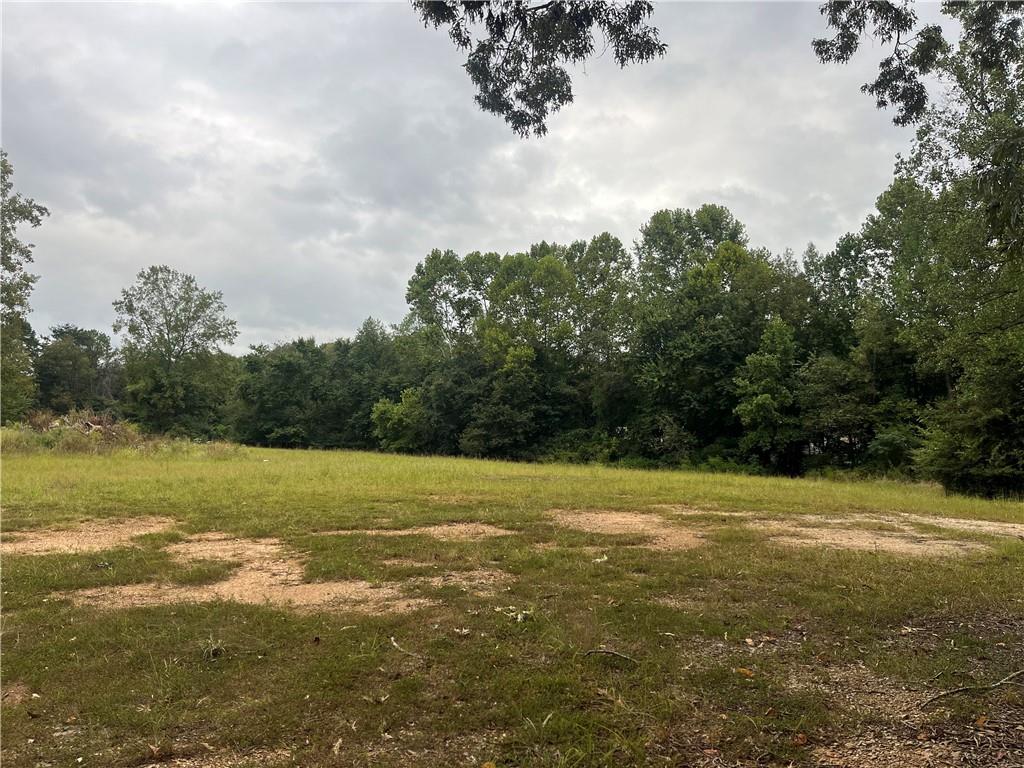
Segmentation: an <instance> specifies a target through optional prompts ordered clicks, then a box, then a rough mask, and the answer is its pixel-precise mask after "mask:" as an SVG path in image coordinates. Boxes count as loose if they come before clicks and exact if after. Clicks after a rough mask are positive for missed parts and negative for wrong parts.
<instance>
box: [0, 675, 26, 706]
mask: <svg viewBox="0 0 1024 768" xmlns="http://www.w3.org/2000/svg"><path fill="white" fill-rule="evenodd" d="M31 696H32V691H30V690H29V688H28V686H27V685H25V684H24V683H21V682H18V681H15V682H13V683H6V684H5V685H4V688H3V691H0V705H2V706H5V707H16V706H18V705H19V704H21V703H23V702H25V701H27V700H28V699H29V698H30V697H31Z"/></svg>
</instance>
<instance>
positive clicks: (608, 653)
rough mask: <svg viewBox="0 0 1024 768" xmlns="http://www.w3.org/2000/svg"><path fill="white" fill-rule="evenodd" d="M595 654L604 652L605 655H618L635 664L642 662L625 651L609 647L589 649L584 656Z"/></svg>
mask: <svg viewBox="0 0 1024 768" xmlns="http://www.w3.org/2000/svg"><path fill="white" fill-rule="evenodd" d="M595 654H603V655H605V656H618V657H619V658H620V659H625V660H626V661H632V662H633V663H634V664H639V663H640V662H639V661H637V660H636V659H634V658H633V657H632V656H627V655H626V654H624V653H619V652H618V651H613V650H611V649H609V648H592V649H590V650H589V651H587V652H586V653H584V654H583V655H584V656H593V655H595Z"/></svg>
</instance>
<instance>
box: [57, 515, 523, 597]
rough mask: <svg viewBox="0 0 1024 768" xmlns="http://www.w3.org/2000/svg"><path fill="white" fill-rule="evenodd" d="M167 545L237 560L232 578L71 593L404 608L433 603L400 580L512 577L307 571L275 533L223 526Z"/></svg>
mask: <svg viewBox="0 0 1024 768" xmlns="http://www.w3.org/2000/svg"><path fill="white" fill-rule="evenodd" d="M166 551H167V552H168V553H169V554H170V555H171V557H172V558H174V559H175V560H177V561H178V562H179V563H182V564H186V565H187V564H191V563H196V562H199V561H203V560H221V561H228V562H233V563H237V564H238V566H237V568H236V569H235V570H234V571H233V572H232V573H231V575H230V576H228V578H226V579H224V580H222V581H218V582H215V583H212V584H199V585H180V584H160V583H155V584H154V583H149V584H127V585H123V586H115V587H95V588H90V589H80V590H76V591H74V592H70V593H68V594H67V596H68V597H70V598H71V600H72V601H73V602H75V603H76V604H78V605H90V606H97V607H103V608H132V607H139V606H147V605H167V604H170V603H205V602H211V601H215V600H228V601H232V602H236V603H246V604H251V605H268V604H269V605H274V606H281V607H287V608H291V609H293V610H299V611H303V610H305V611H312V610H325V609H326V610H343V611H358V612H366V613H376V612H381V611H386V612H389V613H404V612H408V611H413V610H416V609H419V608H426V607H428V606H431V605H434V604H435V603H434V601H432V600H428V599H425V598H421V597H410V596H408V595H407V594H406V593H405V591H403V589H402V586H403V585H405V586H408V585H416V584H426V585H429V586H444V585H447V584H455V585H457V586H459V587H460V588H462V589H464V590H465V591H467V592H472V593H474V594H488V593H490V592H493V591H495V590H496V589H497V588H498V586H500V585H503V584H505V583H506V582H507V581H509V580H510V578H511V577H509V576H508V574H505V573H503V572H501V571H489V570H473V571H462V572H456V573H446V574H441V575H438V576H430V577H418V578H413V579H408V580H406V581H405V582H403V583H402V584H399V583H395V582H384V583H379V584H374V583H371V582H368V581H358V580H346V581H319V582H307V581H304V579H303V573H304V570H305V561H304V559H303V558H301V557H300V556H298V555H297V554H296V553H295V552H294V551H292V550H291V549H289V548H288V547H286V546H285V545H284V544H283V543H282V542H280V541H279V540H277V539H239V538H234V537H232V536H230V535H228V534H225V533H216V532H214V533H201V534H197V535H195V536H190V537H189V538H188V539H186V540H185V541H181V542H177V543H175V544H171V545H170V546H168V547H167V548H166Z"/></svg>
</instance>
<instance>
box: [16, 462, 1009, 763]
mask: <svg viewBox="0 0 1024 768" xmlns="http://www.w3.org/2000/svg"><path fill="white" fill-rule="evenodd" d="M3 504H4V519H3V526H4V530H5V531H14V530H18V529H25V528H34V527H41V526H50V525H54V524H58V523H67V522H71V521H75V520H79V519H83V518H101V517H111V516H115V517H122V516H141V515H160V516H167V517H171V518H174V519H176V520H178V521H179V524H180V525H179V528H180V532H181V533H180V534H178V536H179V537H180V535H182V534H186V533H190V532H201V531H207V530H216V531H226V532H230V533H233V534H236V535H239V536H251V537H259V536H274V537H278V538H280V539H282V540H284V541H285V542H287V543H289V544H290V545H292V546H293V547H295V548H296V549H297V550H299V551H300V552H303V553H305V554H306V556H307V558H308V564H307V567H306V577H307V578H308V579H310V580H335V579H351V578H355V579H364V580H369V581H402V580H405V579H410V578H412V577H416V576H422V575H425V574H431V573H444V572H452V571H467V570H473V569H477V568H487V569H492V570H493V569H498V570H501V571H505V572H506V573H508V574H510V575H511V577H512V580H511V581H510V582H509V586H508V588H507V589H505V590H502V591H499V592H498V593H497V594H494V595H490V596H484V597H480V596H474V595H472V594H469V593H466V592H463V591H461V590H459V589H457V588H453V587H450V586H440V587H434V586H430V585H427V584H423V583H417V582H409V586H408V589H409V593H410V594H419V595H424V596H432V597H435V598H438V599H439V605H438V607H436V608H428V609H424V610H422V611H417V612H413V613H408V614H389V613H386V612H382V613H378V614H376V615H369V616H368V615H365V614H362V613H351V612H349V613H326V612H321V613H311V614H310V613H294V612H291V611H288V610H282V609H275V608H271V607H262V606H249V605H239V604H234V603H229V602H218V603H207V604H178V605H166V606H159V607H147V608H134V609H125V610H114V611H109V610H108V611H103V610H98V609H91V608H79V607H74V606H73V605H72V604H71V603H70V602H69V601H67V600H64V599H61V597H60V596H59V595H56V594H55V593H57V592H64V591H68V590H72V589H77V588H82V587H102V586H108V585H118V584H131V583H137V582H146V581H164V582H174V583H178V584H197V585H198V584H204V583H209V582H212V581H216V580H217V579H220V578H223V577H224V575H225V574H226V573H227V571H228V570H229V568H230V566H228V565H226V564H223V563H218V562H201V563H197V564H195V565H192V566H189V567H186V566H183V565H181V564H180V563H177V562H175V561H173V560H171V559H170V557H169V556H168V555H167V553H166V552H165V551H164V550H163V549H162V547H163V546H164V545H165V544H167V543H168V542H169V541H171V540H174V539H175V538H176V536H175V535H174V534H167V535H154V536H149V537H146V538H145V539H143V540H142V541H141V542H139V546H136V547H121V548H119V549H116V550H110V551H107V552H100V553H87V554H78V555H46V556H5V557H4V560H3V600H4V606H3V607H4V615H3V638H2V639H3V677H4V680H5V681H7V682H10V681H19V682H22V683H24V684H25V685H27V686H28V687H29V688H30V689H31V690H32V691H34V692H37V693H39V695H40V698H38V699H31V700H29V701H26V702H25V703H23V704H20V705H17V706H11V707H5V710H6V711H5V712H4V717H3V748H4V760H5V764H8V765H11V766H34V765H36V764H37V763H39V762H41V761H45V762H49V763H51V764H53V765H115V766H131V765H138V764H140V763H144V762H145V760H146V758H147V756H148V755H151V754H152V753H153V750H154V749H157V750H159V753H160V754H162V755H166V754H169V753H177V754H182V755H188V754H203V753H204V751H207V750H208V748H207V747H206V746H203V745H204V744H205V745H209V746H210V747H213V748H214V749H215V750H222V749H223V750H232V751H236V752H240V753H245V752H246V751H249V750H253V749H257V748H261V749H279V748H280V749H284V750H287V752H288V754H290V755H291V757H289V758H287V759H284V760H283V761H282V763H281V764H282V765H291V764H301V765H309V766H347V765H353V766H355V765H382V766H387V765H395V766H398V765H401V766H408V765H438V766H447V765H456V764H465V765H482V764H483V763H485V762H486V761H493V762H494V763H495V764H496V765H505V766H513V765H517V766H519V765H530V766H534V765H537V766H600V765H608V766H622V765H641V764H670V765H672V764H675V765H679V764H681V765H689V764H697V762H698V759H699V758H702V757H707V758H708V759H710V758H711V757H717V758H721V759H722V760H725V761H751V762H754V761H757V763H758V764H761V765H780V766H781V765H788V764H791V763H793V764H797V765H801V764H807V765H813V764H815V763H814V759H815V758H814V752H813V750H814V748H815V747H817V746H820V745H825V744H830V743H833V742H836V741H838V742H842V740H843V739H844V738H846V737H848V736H851V735H856V734H859V733H863V732H865V729H867V730H868V731H870V730H871V729H872V728H875V729H879V728H881V729H896V728H899V727H901V726H899V724H898V723H895V722H893V717H892V712H887V711H885V709H884V708H881V709H879V711H875V712H867V713H865V712H864V711H861V710H860V709H858V708H857V707H854V706H851V705H849V704H848V703H844V702H843V701H842V699H841V697H840V698H839V699H837V698H836V695H835V694H836V693H837V692H835V691H829V690H825V689H822V688H821V687H820V686H815V685H811V684H804V683H805V682H806V679H807V678H809V677H812V678H813V677H814V676H815V675H817V676H818V677H822V678H823V679H827V678H828V674H829V671H830V670H836V669H848V668H852V667H855V666H856V665H861V664H863V665H866V667H867V668H868V669H870V670H873V671H874V673H875V674H877V675H878V676H880V677H881V678H884V679H885V680H886V681H888V683H889V684H891V685H892V686H894V687H896V688H910V689H912V690H917V691H922V692H923V691H930V690H932V689H934V690H935V691H938V690H941V689H943V688H950V687H955V686H958V685H962V684H967V683H970V682H971V681H981V682H987V681H992V680H996V679H999V678H1000V677H1002V676H1004V675H1006V674H1008V673H1009V672H1011V671H1013V670H1014V669H1018V668H1021V667H1022V666H1024V649H1022V648H1021V643H1020V637H1021V632H1022V629H1024V594H1022V592H1024V589H1022V585H1024V542H1022V541H1021V540H1019V539H1013V538H993V537H990V536H986V535H982V534H978V533H966V532H964V533H957V532H950V531H948V530H945V529H937V530H942V535H944V536H947V537H951V538H963V539H965V540H973V541H982V542H985V543H988V544H990V545H991V549H989V550H986V551H984V552H979V553H977V554H971V555H969V556H966V557H957V558H908V557H899V556H894V555H886V554H878V553H872V552H853V551H842V550H834V549H826V548H811V547H809V548H787V547H783V546H778V545H775V544H772V543H771V542H770V541H769V540H768V539H767V538H766V536H765V535H764V533H763V532H762V531H760V530H758V527H757V526H756V525H746V524H744V523H743V521H741V520H737V519H736V518H735V517H729V516H724V515H716V514H714V513H715V512H728V511H755V512H758V513H762V514H764V515H765V516H779V517H780V518H782V517H791V516H795V515H804V514H821V515H829V516H832V515H850V514H858V513H876V514H877V513H882V514H892V513H898V512H910V513H914V514H919V515H929V516H934V517H959V518H968V519H983V520H993V521H1004V522H1017V523H1022V522H1024V505H1022V504H1021V503H1019V502H1012V501H985V500H979V499H972V498H964V497H958V496H946V495H944V494H943V493H942V492H941V491H940V490H939V489H937V488H934V487H931V486H923V485H907V484H900V483H894V482H840V481H828V480H790V479H779V478H755V477H742V476H735V475H720V474H699V473H683V472H646V471H627V470H619V469H609V468H601V467H581V466H561V465H528V464H510V463H502V462H484V461H473V460H467V459H440V458H416V457H399V456H384V455H377V454H366V453H352V452H323V453H321V452H300V451H295V452H287V451H271V450H255V449H249V450H244V451H237V452H235V451H228V452H224V451H220V452H216V453H212V454H210V453H206V452H204V451H202V450H196V451H191V452H183V453H176V454H171V455H160V454H154V455H127V454H113V455H97V456H78V455H53V454H48V453H38V454H32V455H8V456H5V457H4V466H3ZM655 504H682V505H689V506H692V507H698V508H701V509H704V510H707V511H708V512H709V514H708V515H707V516H702V517H699V518H693V519H687V520H685V521H680V523H679V524H681V525H691V526H695V527H699V528H706V530H707V533H706V539H705V542H704V544H703V545H702V546H700V547H697V548H694V549H689V550H684V551H677V552H662V551H655V550H650V549H645V548H635V547H626V546H620V545H622V544H631V543H637V542H640V541H642V537H638V536H632V535H625V536H606V535H600V534H591V533H585V532H581V531H575V530H570V529H565V528H560V527H557V526H555V525H554V524H553V523H552V522H551V520H550V519H549V518H548V517H546V516H545V512H546V511H547V510H549V509H553V508H564V509H621V510H639V511H651V510H649V507H650V506H651V505H655ZM452 521H480V522H487V523H492V524H494V525H499V526H502V527H504V528H507V529H509V530H512V531H515V532H516V535H514V536H508V537H499V538H493V539H485V540H481V541H472V542H468V541H467V542H447V541H445V542H439V541H437V540H434V539H431V538H430V537H427V536H402V537H374V536H368V535H365V534H359V535H351V536H349V535H339V536H313V535H310V534H312V533H314V532H318V531H330V530H338V529H367V528H379V527H382V526H385V527H397V528H405V527H413V526H418V525H424V524H431V523H439V522H452ZM864 527H866V528H869V529H870V528H873V527H874V528H881V529H883V530H884V529H885V526H878V525H877V524H870V523H868V524H865V526H864ZM539 544H545V545H551V544H554V545H557V546H555V547H550V546H545V547H539V546H538V545H539ZM589 546H598V547H601V550H600V551H601V552H603V553H605V554H607V555H608V559H607V560H605V561H602V562H595V560H598V559H599V558H597V557H595V554H594V552H593V551H591V550H590V549H587V548H585V547H589ZM396 559H398V560H403V559H404V560H407V561H409V562H408V563H405V562H397V563H396V562H393V561H395V560H396ZM417 563H428V564H429V565H417ZM508 606H516V610H517V611H521V612H524V616H525V617H526V618H525V620H523V621H516V620H515V619H514V618H511V617H510V613H513V612H508V611H505V612H503V611H500V610H496V609H500V608H507V607H508ZM456 630H458V631H456ZM390 638H395V640H396V641H397V642H398V643H399V644H400V646H401V648H402V649H404V650H405V651H408V653H403V652H401V651H399V650H397V649H396V648H395V647H394V645H393V644H392V642H391V640H390ZM766 638H767V639H766ZM748 639H750V641H751V643H753V645H754V647H751V643H748V642H747V640H748ZM759 643H760V647H758V644H759ZM597 648H605V649H614V650H615V651H617V652H619V653H621V654H624V655H625V656H628V657H629V658H628V659H627V658H623V657H619V656H613V655H607V654H590V655H588V654H587V651H592V650H594V649H597ZM410 654H412V655H410ZM737 670H744V671H737ZM748 673H750V674H748ZM1022 711H1024V699H1022V697H1021V694H1020V692H1019V691H1018V690H1017V689H1014V688H1012V687H1006V688H1004V689H998V690H995V691H992V692H990V693H988V694H978V695H971V696H962V697H960V696H958V697H953V698H950V699H949V700H948V701H947V702H946V706H944V707H941V708H936V709H933V710H930V711H929V712H926V713H921V714H920V715H916V716H915V717H917V718H918V719H920V721H921V722H922V723H924V724H926V725H927V726H928V727H931V728H934V729H938V730H940V731H942V732H944V733H945V732H949V733H952V732H953V731H952V730H951V729H956V728H970V727H971V723H973V722H974V720H975V719H976V718H977V717H978V716H979V715H981V714H984V713H989V714H993V713H996V714H997V713H999V712H1004V713H1005V712H1010V713H1018V714H1019V713H1021V712H1022ZM993 719H994V720H995V719H997V718H995V716H994V714H993ZM915 722H916V721H915ZM943 729H945V730H943ZM805 739H806V743H804V741H805ZM29 740H32V741H31V742H30V741H29ZM79 757H81V758H82V762H81V763H78V762H77V760H78V758H79ZM292 760H294V761H295V762H294V763H293V762H292Z"/></svg>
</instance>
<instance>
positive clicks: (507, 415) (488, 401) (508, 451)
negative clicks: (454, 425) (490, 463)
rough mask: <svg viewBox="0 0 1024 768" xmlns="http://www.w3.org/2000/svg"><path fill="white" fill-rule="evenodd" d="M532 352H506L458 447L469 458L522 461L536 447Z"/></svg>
mask: <svg viewBox="0 0 1024 768" xmlns="http://www.w3.org/2000/svg"><path fill="white" fill-rule="evenodd" d="M535 363H536V354H535V353H534V351H533V349H531V348H530V347H525V346H515V347H512V348H510V349H509V350H508V352H507V354H506V355H505V362H504V364H503V365H502V366H501V368H499V369H498V371H497V373H496V374H495V376H494V380H493V382H492V384H491V387H490V392H489V393H488V395H487V396H486V397H484V398H483V399H482V400H481V401H480V402H479V403H478V404H477V405H476V407H475V408H474V409H473V416H472V420H471V421H470V424H469V426H468V427H467V428H466V431H465V432H463V433H462V437H461V443H460V447H461V449H462V451H463V452H464V453H467V454H469V455H470V456H494V457H506V458H524V457H526V456H527V455H528V454H529V453H530V451H531V449H533V448H535V446H536V439H537V437H538V424H537V410H538V400H539V393H540V386H541V381H540V376H539V375H538V373H537V370H536V367H535Z"/></svg>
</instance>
